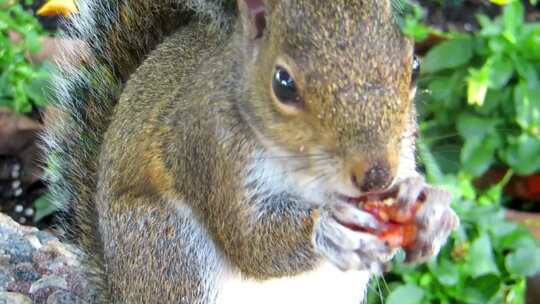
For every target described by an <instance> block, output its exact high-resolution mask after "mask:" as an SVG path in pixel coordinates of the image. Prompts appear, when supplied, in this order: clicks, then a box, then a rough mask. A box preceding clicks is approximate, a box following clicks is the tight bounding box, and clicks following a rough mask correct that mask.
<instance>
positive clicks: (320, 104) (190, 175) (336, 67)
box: [72, 0, 414, 303]
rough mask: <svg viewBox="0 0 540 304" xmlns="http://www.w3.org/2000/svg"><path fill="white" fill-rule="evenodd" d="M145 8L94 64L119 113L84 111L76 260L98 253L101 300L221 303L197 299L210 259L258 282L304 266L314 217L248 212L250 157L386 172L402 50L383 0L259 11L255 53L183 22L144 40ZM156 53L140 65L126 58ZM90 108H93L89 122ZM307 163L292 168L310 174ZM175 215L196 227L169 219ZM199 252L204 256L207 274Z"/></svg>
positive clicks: (402, 108)
mask: <svg viewBox="0 0 540 304" xmlns="http://www.w3.org/2000/svg"><path fill="white" fill-rule="evenodd" d="M161 2H163V3H165V2H167V3H175V1H160V3H161ZM150 3H151V2H148V1H146V2H145V1H138V2H137V3H136V4H134V6H135V7H138V8H139V9H140V11H139V14H136V15H132V14H131V13H130V11H129V10H128V9H125V10H123V9H122V8H121V9H120V11H119V12H118V19H119V22H118V24H114V25H113V26H112V28H111V30H110V31H109V32H108V35H107V36H105V37H100V38H101V39H103V41H101V43H102V45H101V49H102V50H103V53H97V57H98V58H97V59H98V62H102V63H104V62H112V64H113V68H112V69H111V70H110V73H111V74H112V75H114V76H111V78H110V81H109V84H111V85H112V87H113V89H110V91H109V93H110V95H112V96H110V98H111V99H113V100H118V104H117V105H116V106H114V108H111V109H110V110H109V112H110V116H106V117H107V118H106V119H105V120H103V119H102V118H101V115H103V113H102V112H100V111H97V110H96V111H97V112H96V117H97V119H95V122H94V124H96V125H99V123H100V122H102V123H103V124H102V125H99V128H100V129H101V130H103V132H100V133H98V134H101V135H100V136H98V138H97V139H96V142H97V143H100V141H101V140H102V143H101V145H100V146H98V147H99V148H97V150H96V151H98V153H96V155H98V157H97V159H98V161H97V163H91V164H89V165H88V166H86V167H87V168H90V169H91V170H90V174H92V173H95V175H92V176H95V180H92V182H95V184H93V183H90V186H89V187H88V186H87V187H86V188H84V189H87V190H88V192H87V193H79V195H80V197H79V198H78V199H77V201H78V203H79V204H82V207H81V206H79V207H76V208H78V209H80V210H82V211H79V215H80V216H81V215H82V216H83V217H84V216H88V219H85V218H80V217H79V220H78V221H79V223H78V224H79V229H80V230H81V231H82V232H83V233H82V236H81V241H80V243H81V245H82V247H83V248H84V249H85V251H86V252H87V253H88V254H89V255H90V254H92V253H93V252H94V251H95V248H96V247H99V248H101V249H100V250H98V253H99V254H98V255H97V256H95V257H92V258H91V262H92V264H91V266H90V267H93V269H95V270H96V272H97V273H98V276H97V279H96V281H97V282H99V284H100V285H101V286H102V287H101V288H102V291H101V292H102V293H101V301H102V302H110V301H112V302H131V303H135V302H137V303H142V302H144V303H147V302H152V301H153V299H156V298H159V299H162V301H163V302H164V303H166V302H173V301H180V302H181V303H213V301H214V300H215V298H216V297H217V292H218V291H217V290H207V289H203V287H204V286H211V285H212V284H216V282H214V281H216V280H217V277H216V276H214V275H212V273H220V271H223V269H222V267H223V265H221V264H220V263H221V262H219V261H217V260H215V259H213V258H212V257H213V256H216V257H222V258H223V259H224V261H226V262H227V263H230V264H232V265H234V266H235V267H237V268H238V269H239V270H240V271H241V272H242V273H243V275H244V276H246V277H250V278H253V279H256V280H266V279H269V278H275V277H283V276H292V275H296V274H300V273H303V272H306V271H309V270H312V269H314V268H315V267H316V266H317V264H318V263H319V261H320V259H319V258H320V257H319V256H318V254H317V253H316V252H315V251H314V249H313V245H312V240H311V238H312V233H313V224H314V220H313V214H312V213H313V211H314V210H313V208H312V207H310V205H309V204H305V203H304V202H303V198H302V197H298V196H295V195H294V194H291V193H287V192H284V193H280V194H274V195H273V196H272V197H271V199H267V200H264V199H261V200H257V199H256V198H253V197H251V196H249V195H247V193H248V192H249V191H252V190H253V191H254V189H256V186H257V185H246V184H244V183H243V177H244V176H245V175H246V174H248V173H249V172H248V171H247V170H248V169H247V168H248V163H250V162H251V161H253V159H252V156H253V153H254V152H255V151H261V150H267V151H271V149H272V148H276V147H278V148H280V149H282V150H284V151H287V152H289V153H292V154H294V155H296V156H298V157H306V156H307V155H309V154H310V153H314V151H318V150H322V151H325V152H326V153H328V154H330V155H333V156H334V157H337V158H339V159H340V160H341V161H342V162H343V163H344V164H345V165H343V168H342V169H340V170H342V171H343V172H344V173H343V174H344V175H347V176H348V174H349V173H350V171H358V172H357V173H354V174H357V175H358V176H362V175H363V173H364V172H365V171H366V170H368V169H369V168H370V167H372V165H373V163H375V162H377V161H380V160H381V158H382V159H383V160H384V161H386V162H388V163H389V166H390V167H391V168H390V171H391V172H393V174H395V172H396V170H397V169H396V168H397V166H398V161H397V159H398V156H397V155H398V153H399V151H400V145H401V137H402V136H403V134H404V133H405V132H406V130H407V129H408V128H410V127H411V126H412V125H414V115H413V105H412V103H411V101H410V99H409V93H410V90H411V79H410V75H411V70H410V67H411V57H412V44H411V42H410V41H409V40H408V39H406V38H404V37H403V36H402V35H401V33H400V32H399V29H398V28H397V26H396V25H395V24H394V23H393V17H392V12H391V8H390V5H389V2H388V1H345V0H336V1H323V0H316V1H311V0H310V1H306V0H290V1H269V2H268V3H269V4H267V9H268V13H267V21H268V26H267V28H266V30H265V32H264V35H263V37H262V38H261V39H259V40H257V41H253V40H251V38H250V37H249V35H247V34H246V33H245V29H246V24H241V23H240V21H237V22H231V23H227V22H224V24H225V26H222V30H216V27H215V26H204V25H202V24H201V23H200V22H199V21H192V22H191V23H189V24H186V23H187V22H188V21H187V20H194V19H193V18H192V19H185V20H177V19H175V20H177V21H176V22H172V23H171V24H169V25H167V26H164V27H163V29H161V30H160V31H159V32H158V34H157V35H156V37H152V39H151V40H150V41H149V40H145V39H144V38H147V37H151V35H149V34H150V31H148V30H147V29H145V26H146V20H147V19H146V18H143V17H144V15H143V14H142V13H144V12H152V11H157V12H160V13H161V14H158V15H156V17H155V18H153V17H149V18H150V20H152V22H153V23H151V24H150V28H153V27H157V26H160V25H163V24H166V23H167V22H166V21H164V22H161V21H159V20H171V15H168V14H163V11H161V10H160V9H161V8H159V5H164V6H165V5H166V4H163V3H161V4H156V5H157V6H156V7H153V6H152V4H150ZM152 3H153V2H152ZM173 6H174V5H173ZM183 14H184V13H183ZM186 14H187V13H186ZM240 14H242V12H240ZM178 16H179V15H178V14H176V15H175V18H177V17H178ZM186 16H189V14H187V15H186ZM155 20H158V21H155ZM197 20H201V19H197ZM238 20H242V19H238ZM126 26H127V28H126ZM247 28H249V26H247ZM242 29H244V30H242ZM138 31H142V32H144V33H145V35H144V36H143V39H139V37H137V35H136V34H135V35H134V33H137V32H138ZM169 33H172V34H171V35H170V36H169V37H167V38H165V39H164V41H163V42H159V41H161V39H162V37H164V36H166V35H168V34H169ZM156 44H157V45H158V47H157V49H156V50H154V51H152V52H150V54H149V56H148V58H144V56H140V55H138V54H136V53H137V52H141V53H142V54H146V53H148V51H149V49H151V48H152V47H153V46H154V45H156ZM143 59H144V60H143ZM141 62H142V63H141ZM276 62H282V64H283V65H286V66H288V67H290V69H291V71H292V73H293V74H294V76H295V79H296V80H297V83H298V88H299V92H300V94H301V95H302V97H303V98H304V100H305V105H304V108H303V109H302V110H299V111H289V110H290V109H287V108H283V107H282V105H280V104H279V102H278V101H277V100H276V99H275V98H274V97H273V93H272V91H271V85H270V84H271V77H272V76H273V71H274V68H275V65H276ZM113 79H114V80H113ZM115 80H117V81H118V83H116V82H115ZM86 100H87V102H88V103H89V104H92V103H93V102H92V101H91V98H90V97H89V98H87V99H86ZM94 103H96V104H99V103H98V101H94ZM99 107H100V106H90V107H89V110H90V111H87V114H88V117H87V118H88V119H89V120H94V119H93V118H92V117H93V115H94V114H93V112H92V110H93V109H94V108H99ZM105 130H106V132H105ZM101 136H102V138H101ZM83 152H84V151H81V153H83ZM76 157H78V156H74V158H76ZM353 160H354V161H353ZM359 160H361V161H359ZM309 164H310V163H309V162H308V163H307V167H306V168H305V169H304V170H305V171H306V172H311V171H316V169H315V168H311V167H310V165H309ZM283 166H284V167H285V168H287V166H289V164H287V163H285V164H284V165H283ZM351 168H355V169H351ZM392 177H393V176H392ZM72 184H74V185H73V186H74V187H78V184H77V182H75V183H72ZM263 196H264V195H263V194H262V193H261V197H263ZM256 197H257V196H256ZM319 203H323V202H319ZM186 208H187V209H189V210H190V212H192V214H191V216H192V217H190V216H187V215H186V213H185V212H184V211H179V209H182V210H184V209H186ZM199 223H200V227H199V226H198V225H199ZM203 249H204V250H203ZM196 250H200V251H201V252H205V253H207V254H208V256H203V259H207V260H205V261H204V263H203V262H202V261H201V260H199V259H200V257H197V256H195V255H194V251H196ZM98 270H99V271H98ZM208 282H210V283H208Z"/></svg>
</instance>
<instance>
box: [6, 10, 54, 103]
mask: <svg viewBox="0 0 540 304" xmlns="http://www.w3.org/2000/svg"><path fill="white" fill-rule="evenodd" d="M11 2H12V1H9V0H0V8H1V9H0V106H7V107H10V108H12V109H13V110H15V111H16V112H19V113H26V112H29V111H31V110H32V106H33V105H35V106H42V105H44V103H45V97H44V93H43V89H44V87H45V84H46V81H47V79H48V75H49V73H48V72H47V65H44V64H33V63H32V62H30V61H29V60H28V59H27V57H26V56H25V55H27V54H29V53H37V52H39V51H40V50H41V42H40V35H41V34H43V30H42V28H41V26H40V25H39V23H38V22H37V20H36V19H35V18H34V17H33V16H32V15H30V14H29V13H27V12H26V11H25V10H23V8H22V7H21V5H20V4H14V3H11ZM16 36H17V38H19V37H20V39H15V37H16ZM16 40H20V41H18V42H15V41H16Z"/></svg>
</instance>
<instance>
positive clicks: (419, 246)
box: [406, 184, 459, 262]
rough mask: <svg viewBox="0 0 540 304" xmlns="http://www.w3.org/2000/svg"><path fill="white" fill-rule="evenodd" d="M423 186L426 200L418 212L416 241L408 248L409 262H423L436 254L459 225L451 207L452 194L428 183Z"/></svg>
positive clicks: (407, 258) (407, 257) (407, 256)
mask: <svg viewBox="0 0 540 304" xmlns="http://www.w3.org/2000/svg"><path fill="white" fill-rule="evenodd" d="M415 187H416V186H415ZM416 188H417V187H416ZM421 188H422V192H421V193H423V196H424V202H423V203H422V204H421V207H420V209H419V210H418V213H417V214H416V222H417V226H418V234H417V237H416V243H415V245H414V246H412V247H411V248H408V249H407V250H406V253H407V255H406V261H408V262H423V261H425V260H427V259H429V258H430V257H432V256H434V255H436V254H437V253H438V252H439V250H440V248H441V246H442V245H443V244H444V243H445V242H446V240H447V238H448V235H449V234H450V232H451V231H452V230H455V229H457V227H458V226H459V218H458V217H457V215H456V213H455V212H454V210H452V208H450V202H451V194H450V193H449V192H448V191H446V190H444V189H442V188H438V187H433V186H428V185H426V184H423V186H422V187H421Z"/></svg>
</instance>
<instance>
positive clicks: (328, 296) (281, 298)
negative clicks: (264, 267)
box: [217, 264, 369, 304]
mask: <svg viewBox="0 0 540 304" xmlns="http://www.w3.org/2000/svg"><path fill="white" fill-rule="evenodd" d="M368 281H369V274H368V273H367V272H363V271H350V272H342V271H340V270H339V269H337V268H335V267H334V266H333V265H330V264H323V265H322V266H320V267H319V268H318V269H317V270H315V271H313V272H309V273H306V274H303V275H300V276H296V277H290V278H281V279H275V280H269V281H266V282H253V281H246V280H242V279H241V278H240V277H239V276H238V275H232V276H227V278H226V279H224V282H223V285H222V289H221V292H220V296H219V298H218V301H217V303H218V304H248V303H249V304H252V303H258V304H289V303H290V304H300V303H309V304H323V303H332V304H333V303H336V304H360V303H362V299H363V298H364V295H365V292H366V286H367V284H368Z"/></svg>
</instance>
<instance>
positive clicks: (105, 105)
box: [43, 0, 233, 290]
mask: <svg viewBox="0 0 540 304" xmlns="http://www.w3.org/2000/svg"><path fill="white" fill-rule="evenodd" d="M231 2H233V1H229V0H131V1H128V0H117V1H115V0H78V1H77V6H78V8H79V11H80V12H79V14H77V15H75V16H74V17H72V18H69V19H68V20H67V24H68V26H67V28H68V29H67V30H66V32H65V33H64V34H65V36H67V37H70V38H75V39H79V40H81V41H82V42H83V44H84V45H85V46H86V47H85V48H84V51H83V50H82V49H81V50H73V51H74V52H75V54H73V55H75V56H77V57H78V58H79V59H80V60H79V61H82V62H83V64H76V65H74V64H69V63H60V68H59V71H58V73H56V75H55V76H54V84H55V93H56V94H55V96H54V104H55V106H56V107H57V108H58V109H59V110H60V111H59V115H58V117H55V119H56V120H55V121H54V123H53V124H51V125H49V126H48V127H47V130H46V132H45V133H44V136H43V139H44V150H45V153H46V155H47V161H48V165H47V167H48V168H47V174H46V176H47V179H48V183H49V187H50V191H51V195H52V198H53V201H54V202H55V203H57V204H59V205H60V206H62V208H64V210H65V213H66V214H68V216H69V218H70V219H71V220H70V221H68V222H69V225H67V226H66V227H64V228H65V231H66V232H67V233H66V234H67V236H71V237H73V239H74V240H76V242H78V245H79V246H80V247H81V248H83V249H86V250H88V249H91V251H92V252H91V256H90V255H88V263H90V265H88V266H89V267H88V269H92V271H93V272H99V273H94V275H97V276H101V275H104V273H103V271H102V269H101V265H102V263H101V262H102V245H101V241H100V236H99V233H98V229H97V216H96V214H95V213H96V211H95V208H94V195H95V192H96V191H95V190H96V189H95V187H96V174H97V173H96V170H97V166H98V159H99V151H100V148H101V143H102V138H103V135H104V133H105V131H106V130H107V127H108V125H109V120H110V117H111V115H112V113H113V110H114V107H115V105H116V103H117V101H118V97H119V94H120V93H121V91H122V88H123V85H124V83H125V81H126V80H127V79H128V78H129V75H130V74H131V73H132V72H133V71H134V70H135V69H136V68H137V67H138V66H139V65H140V64H141V62H142V61H143V60H144V58H145V57H146V56H147V55H148V53H149V52H150V51H151V50H152V49H154V48H155V47H156V45H157V44H159V43H160V41H161V40H162V39H163V37H165V36H167V35H168V34H170V33H172V32H173V31H175V30H177V29H178V28H179V27H181V26H182V25H183V24H186V23H187V22H192V21H199V22H204V24H205V25H206V26H208V25H212V26H215V27H216V29H219V28H220V27H223V26H225V24H227V21H228V20H227V19H229V18H230V17H229V14H228V13H225V12H230V11H231V10H230V6H231ZM49 121H53V120H52V119H49ZM81 234H83V235H84V236H83V237H80V235H81ZM88 253H90V252H87V254H88ZM92 277H95V276H92ZM95 283H96V284H97V283H99V282H95ZM98 288H100V289H102V290H104V289H106V286H98Z"/></svg>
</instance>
